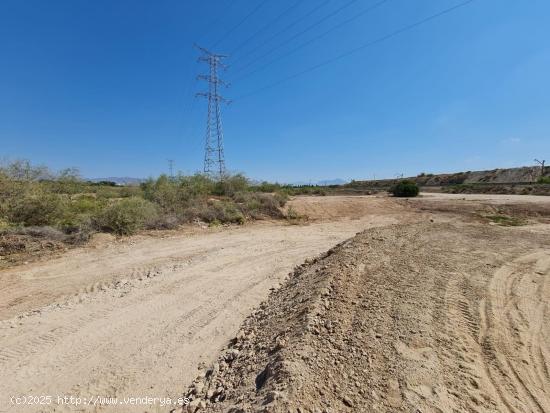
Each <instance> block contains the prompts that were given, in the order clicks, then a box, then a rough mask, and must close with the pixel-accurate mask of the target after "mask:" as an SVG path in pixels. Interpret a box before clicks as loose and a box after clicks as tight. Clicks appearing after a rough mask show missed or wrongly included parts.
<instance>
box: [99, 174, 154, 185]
mask: <svg viewBox="0 0 550 413" xmlns="http://www.w3.org/2000/svg"><path fill="white" fill-rule="evenodd" d="M88 181H91V182H101V181H108V182H114V183H115V184H117V185H139V184H140V183H142V182H145V181H146V180H145V179H142V178H131V177H129V176H122V177H121V176H109V177H107V178H91V179H88Z"/></svg>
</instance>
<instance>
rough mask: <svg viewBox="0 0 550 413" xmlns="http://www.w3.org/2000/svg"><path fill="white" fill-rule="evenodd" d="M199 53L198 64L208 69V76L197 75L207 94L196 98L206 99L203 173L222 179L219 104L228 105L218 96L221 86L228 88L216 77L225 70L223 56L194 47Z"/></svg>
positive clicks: (222, 163)
mask: <svg viewBox="0 0 550 413" xmlns="http://www.w3.org/2000/svg"><path fill="white" fill-rule="evenodd" d="M196 47H197V48H198V49H199V50H200V51H201V52H202V56H200V57H199V62H206V63H208V66H209V68H210V71H209V73H208V74H204V75H199V76H198V79H201V80H206V81H207V82H208V92H202V93H197V96H201V97H205V98H207V99H208V117H207V120H206V142H205V147H204V173H205V174H207V175H211V176H217V177H218V178H219V179H223V178H224V176H225V159H224V153H223V130H222V119H221V113H220V103H221V102H224V103H229V101H228V100H227V99H225V98H224V97H223V96H221V95H220V93H219V89H220V87H221V86H228V84H227V83H225V82H224V81H223V80H222V79H220V78H219V77H218V70H219V69H223V70H224V69H226V68H227V66H226V65H225V64H223V63H222V60H223V59H224V58H226V57H227V56H225V55H220V54H215V53H212V52H210V51H209V50H207V49H205V48H203V47H199V46H196Z"/></svg>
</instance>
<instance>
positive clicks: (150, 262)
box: [0, 199, 414, 412]
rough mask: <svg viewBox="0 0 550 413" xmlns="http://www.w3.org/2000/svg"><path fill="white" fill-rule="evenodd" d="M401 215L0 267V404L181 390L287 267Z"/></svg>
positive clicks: (192, 235) (82, 251) (101, 249)
mask: <svg viewBox="0 0 550 413" xmlns="http://www.w3.org/2000/svg"><path fill="white" fill-rule="evenodd" d="M293 202H294V203H295V204H296V203H299V202H300V200H299V199H298V200H295V201H293ZM396 208H397V209H399V210H400V211H405V208H403V207H400V206H399V205H397V206H396ZM408 214H410V213H408ZM413 215H414V214H413ZM399 219H400V215H399V214H395V213H391V212H390V213H388V212H384V211H379V213H376V214H366V215H364V216H362V217H360V218H359V219H355V220H351V219H349V218H348V217H346V216H339V217H338V218H336V219H333V220H331V221H322V222H310V223H309V224H308V225H288V224H286V223H284V222H261V223H257V224H254V225H245V226H241V227H231V228H205V229H199V228H197V229H194V230H192V231H188V232H183V233H177V232H169V231H167V232H166V233H165V234H164V235H163V236H149V235H139V236H133V237H129V238H126V239H122V240H115V239H112V238H111V239H106V240H95V241H94V242H92V243H91V244H90V245H88V246H86V247H85V248H75V249H72V250H70V251H68V252H66V253H63V254H62V255H61V256H58V257H56V258H54V259H51V260H48V261H42V262H33V263H29V264H25V265H20V266H18V267H14V268H11V269H8V270H4V271H0V280H1V282H2V289H0V369H1V371H2V377H0V386H1V388H2V395H1V396H0V411H3V410H7V411H14V412H32V411H37V410H41V411H59V410H60V409H65V410H69V411H74V410H76V409H77V407H75V406H72V407H71V406H64V407H60V406H57V405H55V406H54V405H52V406H41V408H40V409H35V408H34V407H35V406H30V407H27V408H22V407H21V406H12V405H10V403H9V400H8V399H7V397H9V396H10V395H25V394H47V395H57V394H64V395H74V396H77V397H92V396H99V397H105V398H107V397H120V398H122V397H140V396H153V397H166V396H174V395H177V394H181V391H182V389H183V388H185V387H186V386H187V385H188V384H189V383H190V382H191V380H192V379H193V378H194V377H195V375H196V372H197V366H198V363H199V362H200V361H204V362H207V363H210V362H212V361H213V360H214V359H215V358H216V355H217V352H218V351H219V350H220V348H221V347H222V346H223V345H224V344H225V343H226V342H227V340H228V339H229V338H230V337H231V336H233V335H235V333H236V331H237V329H238V326H239V324H240V323H241V322H242V321H243V320H244V318H245V317H246V316H247V315H248V314H249V312H250V310H251V309H252V308H253V307H255V306H256V305H257V304H258V303H259V302H260V301H261V300H262V299H264V298H265V297H266V296H267V294H268V292H269V289H270V288H275V287H278V286H279V283H280V281H282V280H283V279H284V278H285V276H286V275H287V274H288V273H289V271H291V270H292V269H293V267H294V266H295V265H297V264H300V263H301V262H303V261H304V260H305V259H307V258H308V257H312V256H315V255H317V254H319V253H322V252H323V251H326V250H327V249H329V248H330V247H332V246H333V245H335V244H337V243H338V242H341V241H343V240H345V239H347V238H349V237H350V236H353V235H355V233H356V232H358V231H360V230H362V229H364V228H368V227H371V226H380V225H390V224H392V223H395V222H398V220H399ZM157 407H158V406H157ZM80 408H81V409H82V406H80ZM158 408H160V407H158ZM94 409H95V410H99V411H116V412H124V411H128V412H136V411H145V410H147V407H142V408H139V407H136V406H116V407H113V406H98V407H97V408H94ZM89 410H93V409H85V411H89Z"/></svg>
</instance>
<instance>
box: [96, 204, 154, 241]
mask: <svg viewBox="0 0 550 413" xmlns="http://www.w3.org/2000/svg"><path fill="white" fill-rule="evenodd" d="M157 217H158V211H157V207H156V206H155V204H153V203H151V202H149V201H147V200H145V199H141V198H135V197H133V198H125V199H123V200H121V201H118V202H115V203H113V204H111V205H110V206H108V207H107V208H105V209H104V210H102V211H101V212H100V213H99V214H98V215H97V216H96V217H95V223H96V226H97V227H98V228H99V229H101V230H102V231H106V232H114V233H115V234H118V235H131V234H134V233H135V232H136V231H138V230H140V229H143V228H145V227H147V225H148V224H149V223H152V222H154V221H155V220H156V219H157Z"/></svg>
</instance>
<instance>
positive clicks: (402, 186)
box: [391, 180, 419, 198]
mask: <svg viewBox="0 0 550 413" xmlns="http://www.w3.org/2000/svg"><path fill="white" fill-rule="evenodd" d="M418 192H419V188H418V185H417V184H416V182H414V181H410V180H404V181H400V182H398V183H397V184H395V185H394V186H393V188H392V189H391V193H392V194H393V196H397V197H403V198H409V197H415V196H417V195H418Z"/></svg>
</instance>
